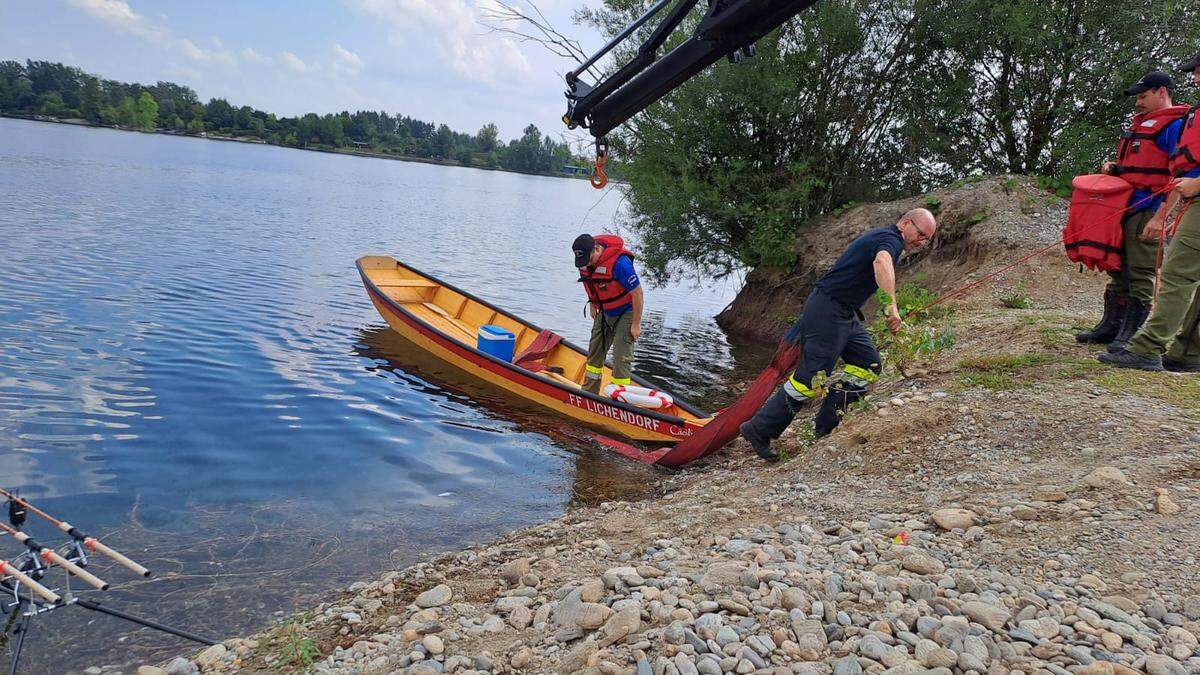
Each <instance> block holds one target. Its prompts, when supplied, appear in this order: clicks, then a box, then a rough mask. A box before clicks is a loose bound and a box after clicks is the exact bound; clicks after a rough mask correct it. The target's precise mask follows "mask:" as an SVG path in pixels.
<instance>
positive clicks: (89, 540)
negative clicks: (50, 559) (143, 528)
mask: <svg viewBox="0 0 1200 675" xmlns="http://www.w3.org/2000/svg"><path fill="white" fill-rule="evenodd" d="M0 495H2V496H4V497H7V498H8V501H9V510H10V513H11V511H12V505H13V504H17V505H19V506H22V507H24V508H26V509H28V510H29V511H31V512H33V513H34V514H36V515H38V516H40V517H42V518H44V519H45V520H47V521H49V522H50V523H51V524H52V525H54V526H55V527H57V528H58V529H60V530H62V531H63V532H65V533H67V534H68V535H70V536H71V538H72V539H74V540H75V541H77V542H79V543H81V544H83V546H84V548H86V549H87V550H89V551H94V552H96V553H100V554H102V555H104V556H106V557H108V558H109V559H110V560H112V561H114V562H116V563H118V564H120V565H121V566H123V567H124V568H125V569H127V570H129V571H130V572H133V573H134V574H136V575H138V576H142V577H148V576H150V574H151V572H150V570H148V569H146V568H145V567H142V566H141V565H139V564H137V563H135V562H134V561H132V560H130V559H129V558H127V557H125V556H124V555H122V554H121V553H119V552H118V551H114V550H113V549H112V548H110V547H108V546H107V545H105V544H104V543H103V542H101V541H100V540H99V539H96V538H95V537H93V536H90V535H88V534H86V533H84V532H82V531H80V530H79V528H77V527H75V526H74V525H72V524H71V523H68V522H67V521H65V520H59V519H57V518H55V517H54V516H52V515H50V514H49V513H46V512H45V511H43V510H41V509H39V508H38V507H36V506H34V505H33V504H30V503H29V502H28V501H26V500H24V499H22V498H21V497H18V496H17V495H15V494H13V493H12V492H9V491H8V490H5V489H4V488H0ZM80 578H83V577H80Z"/></svg>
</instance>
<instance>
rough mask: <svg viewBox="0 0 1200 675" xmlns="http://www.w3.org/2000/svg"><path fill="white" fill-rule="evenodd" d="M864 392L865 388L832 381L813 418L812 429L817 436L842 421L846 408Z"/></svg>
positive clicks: (835, 426) (830, 431)
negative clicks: (819, 408)
mask: <svg viewBox="0 0 1200 675" xmlns="http://www.w3.org/2000/svg"><path fill="white" fill-rule="evenodd" d="M866 393H867V390H866V389H862V388H859V387H854V386H851V385H847V384H845V383H843V382H834V383H833V384H832V385H830V387H829V391H828V393H827V394H826V395H825V400H824V401H822V402H821V410H820V411H819V412H818V413H817V417H816V419H815V420H813V426H814V429H813V431H814V432H816V435H817V438H821V437H822V436H828V435H829V434H830V433H832V432H833V430H834V429H836V428H837V426H838V425H839V424H841V423H842V417H844V416H845V415H846V409H847V408H849V407H850V405H851V404H853V403H855V402H856V401H858V400H859V399H861V398H862V397H863V396H865V395H866Z"/></svg>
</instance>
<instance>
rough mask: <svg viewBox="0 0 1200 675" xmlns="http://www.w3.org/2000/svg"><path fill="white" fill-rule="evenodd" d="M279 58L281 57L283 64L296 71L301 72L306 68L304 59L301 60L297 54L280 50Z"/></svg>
mask: <svg viewBox="0 0 1200 675" xmlns="http://www.w3.org/2000/svg"><path fill="white" fill-rule="evenodd" d="M279 58H281V59H283V63H284V65H286V66H287V67H288V68H291V69H292V70H294V71H296V72H297V73H303V72H305V71H307V70H308V66H307V65H305V64H304V61H301V60H300V57H299V56H296V55H295V54H293V53H291V52H281V53H280V54H279Z"/></svg>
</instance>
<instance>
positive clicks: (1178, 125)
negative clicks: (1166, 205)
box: [1129, 119, 1190, 213]
mask: <svg viewBox="0 0 1200 675" xmlns="http://www.w3.org/2000/svg"><path fill="white" fill-rule="evenodd" d="M1182 135H1183V120H1182V119H1177V120H1175V121H1174V122H1171V123H1170V124H1168V125H1167V126H1166V128H1164V129H1163V130H1162V133H1160V134H1159V135H1158V137H1157V138H1155V139H1154V144H1155V145H1157V146H1158V147H1159V149H1160V150H1162V151H1163V152H1165V153H1167V154H1168V155H1170V154H1171V153H1172V152H1175V146H1176V145H1178V144H1179V137H1180V136H1182ZM1189 173H1190V172H1189ZM1152 194H1154V191H1153V190H1134V191H1133V195H1132V196H1130V197H1129V203H1130V205H1133V204H1138V206H1137V207H1135V208H1134V209H1133V212H1134V213H1138V212H1139V211H1145V210H1146V209H1154V210H1155V211H1157V210H1158V207H1159V206H1161V205H1162V203H1163V200H1164V199H1166V195H1165V194H1162V195H1158V196H1157V197H1155V198H1153V199H1147V198H1148V197H1150V195H1152ZM1142 200H1145V201H1142Z"/></svg>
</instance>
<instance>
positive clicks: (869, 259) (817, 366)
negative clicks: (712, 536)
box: [740, 209, 937, 462]
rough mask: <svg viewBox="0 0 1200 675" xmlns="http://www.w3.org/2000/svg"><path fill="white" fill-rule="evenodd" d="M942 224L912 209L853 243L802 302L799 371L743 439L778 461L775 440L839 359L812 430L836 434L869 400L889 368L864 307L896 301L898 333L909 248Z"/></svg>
mask: <svg viewBox="0 0 1200 675" xmlns="http://www.w3.org/2000/svg"><path fill="white" fill-rule="evenodd" d="M936 232H937V219H936V218H934V217H933V214H932V213H930V212H929V211H928V210H927V209H912V210H910V211H908V212H907V213H905V214H904V215H903V216H901V217H900V220H898V221H897V222H896V224H895V225H887V226H884V227H879V228H876V229H874V230H871V231H869V232H867V233H866V234H863V235H862V236H860V237H859V238H858V239H855V240H854V241H853V242H851V243H850V245H849V246H848V247H846V250H845V251H844V252H843V253H842V255H841V257H840V258H838V260H837V262H835V263H834V264H833V267H831V268H830V269H829V271H827V272H826V273H825V274H824V275H822V276H821V278H820V279H818V280H817V283H816V284H815V285H814V287H813V291H812V292H811V293H809V295H808V299H807V300H805V301H804V311H803V312H802V313H801V315H800V320H799V321H797V322H796V325H794V326H793V327H792V329H791V330H790V331H789V332H788V335H787V338H786V339H787V340H788V341H790V342H798V343H799V344H800V347H801V348H802V349H803V353H802V354H801V356H800V363H799V364H797V365H796V371H795V372H793V373H792V376H791V377H790V378H788V381H787V382H784V383H783V385H782V386H781V387H779V389H777V390H775V393H774V394H772V395H771V398H768V399H767V401H766V402H765V403H764V404H763V406H762V407H761V408H759V410H758V412H757V413H755V415H754V417H752V418H750V420H748V421H747V422H745V423H743V424H742V425H741V427H740V431H741V434H742V438H745V439H746V441H747V442H748V443H749V444H750V447H751V448H752V449H753V450H754V452H755V453H757V454H758V456H759V457H762V458H763V459H765V460H767V461H768V462H774V461H777V460H778V459H779V453H777V452H776V451H775V450H774V449H772V448H771V441H773V440H775V439H776V438H779V436H780V435H782V434H783V431H784V430H785V429H787V428H788V425H790V424H791V423H792V419H793V418H794V417H795V416H796V413H798V412H799V411H800V409H801V408H803V407H804V406H806V405H808V404H809V403H811V402H812V401H813V400H814V399H815V398H816V397H817V395H818V390H817V389H814V388H813V387H816V385H815V384H814V383H813V378H815V377H816V376H817V373H825V374H826V375H831V374H832V373H833V370H834V368H835V367H836V366H837V364H838V360H839V359H840V360H841V361H842V362H844V363H845V367H844V368H843V369H842V371H843V372H842V374H841V375H840V376H837V377H835V378H833V379H832V380H830V381H829V382H828V383H827V384H826V385H825V387H824V388H825V400H824V401H823V402H822V403H821V409H820V410H819V411H817V415H816V418H815V419H814V427H815V431H816V434H817V435H818V436H824V435H826V434H829V433H830V432H832V431H833V430H834V429H835V428H836V427H837V426H838V424H840V423H841V420H842V416H843V415H845V414H846V410H847V409H848V408H849V406H850V405H851V404H853V403H855V402H856V401H858V400H859V399H861V398H862V397H863V396H865V395H866V393H867V389H868V388H869V387H870V386H871V383H872V382H874V381H875V379H876V377H877V376H878V375H879V373H880V372H882V371H883V363H882V361H883V359H882V358H881V357H880V355H879V350H878V349H876V347H875V343H874V341H873V340H872V339H871V334H870V333H868V332H867V329H866V327H864V326H863V324H862V320H863V315H862V306H863V305H864V304H866V302H867V301H868V300H870V299H871V297H872V296H873V295H875V292H876V290H878V289H882V290H883V292H884V293H886V294H887V295H888V297H890V298H891V303H890V304H889V305H888V307H887V310H886V311H887V326H888V330H890V331H892V333H896V332H899V330H900V310H899V308H898V307H897V306H896V268H895V264H896V263H897V262H899V260H900V256H901V254H903V252H904V251H914V250H917V249H919V248H921V247H923V246H925V245H926V244H928V243H929V242H930V241H932V240H933V235H934V234H935V233H936Z"/></svg>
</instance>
